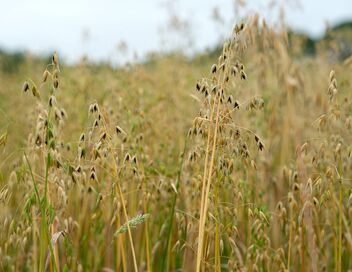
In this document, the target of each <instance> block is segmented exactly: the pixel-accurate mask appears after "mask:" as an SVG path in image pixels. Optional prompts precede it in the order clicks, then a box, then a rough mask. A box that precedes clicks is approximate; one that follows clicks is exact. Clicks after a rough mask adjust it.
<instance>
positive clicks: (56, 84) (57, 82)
mask: <svg viewBox="0 0 352 272" xmlns="http://www.w3.org/2000/svg"><path fill="white" fill-rule="evenodd" d="M53 86H54V88H55V89H57V88H58V87H59V80H58V79H57V78H55V79H54V82H53Z"/></svg>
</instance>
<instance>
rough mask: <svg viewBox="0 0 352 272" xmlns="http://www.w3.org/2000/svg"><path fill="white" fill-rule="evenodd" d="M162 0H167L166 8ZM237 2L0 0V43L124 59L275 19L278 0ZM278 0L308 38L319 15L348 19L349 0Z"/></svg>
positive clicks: (317, 29)
mask: <svg viewBox="0 0 352 272" xmlns="http://www.w3.org/2000/svg"><path fill="white" fill-rule="evenodd" d="M237 1H238V0H237ZM167 2H172V4H171V7H172V8H170V5H167V4H166V3H167ZM245 2H246V3H247V5H246V6H245V7H244V8H242V9H241V10H240V13H239V14H236V13H235V9H234V0H216V1H215V0H212V1H211V0H178V1H175V0H174V1H166V0H99V1H98V0H60V1H54V0H10V1H8V0H0V48H5V49H8V50H17V49H20V50H28V51H30V52H33V53H35V54H41V53H51V52H52V51H54V50H57V51H58V52H59V53H60V54H61V56H63V57H65V59H66V60H69V61H75V60H77V59H79V58H80V57H81V56H82V55H84V54H86V55H88V56H89V58H90V59H91V60H112V61H115V62H116V61H117V62H120V61H121V60H124V59H126V58H127V59H132V56H133V55H134V53H136V54H137V55H138V56H143V55H144V54H145V53H146V52H148V51H151V50H166V49H169V48H172V47H177V46H182V47H187V48H188V47H189V48H191V49H192V50H199V49H204V48H206V47H209V46H212V45H214V44H215V43H216V42H217V41H219V39H220V36H224V35H225V34H226V33H229V31H230V29H231V26H232V25H233V23H234V21H235V20H238V19H239V17H240V16H243V15H244V14H248V13H251V12H254V11H259V12H260V14H261V15H262V16H264V17H266V18H267V19H268V20H269V21H272V22H275V21H276V20H277V18H278V12H277V11H278V10H279V6H280V5H281V3H282V2H283V1H272V0H262V1H259V0H257V1H255V0H252V1H245ZM297 2H298V3H297ZM270 3H274V5H269V4H270ZM275 3H276V5H275ZM285 3H286V4H285V6H286V8H285V18H286V21H287V23H288V25H289V26H291V27H293V28H294V29H297V30H300V31H304V32H306V33H309V34H310V35H312V36H314V37H318V36H320V35H322V34H323V33H324V30H325V27H326V23H327V22H329V23H330V24H332V25H333V24H335V23H336V22H340V21H343V20H345V19H352V1H351V0H334V1H328V0H304V1H302V0H300V1H297V0H286V1H285ZM269 6H270V7H269ZM215 7H217V8H218V13H219V14H220V15H221V17H223V18H224V24H223V25H221V24H216V23H214V20H212V15H213V10H214V8H215ZM170 14H171V15H177V16H178V17H180V18H181V19H182V20H185V21H186V22H187V23H188V25H187V27H186V29H185V31H182V32H180V33H178V35H176V34H174V33H173V32H172V31H166V30H167V26H168V23H169V22H170ZM180 37H182V39H180ZM190 37H192V38H191V39H190ZM190 40H191V41H192V42H193V43H192V45H190V44H188V42H189V41H190ZM122 41H123V42H125V43H126V44H127V45H128V50H127V51H118V50H117V48H118V45H119V44H120V45H121V42H122ZM120 48H121V46H120Z"/></svg>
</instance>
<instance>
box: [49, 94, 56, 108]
mask: <svg viewBox="0 0 352 272" xmlns="http://www.w3.org/2000/svg"><path fill="white" fill-rule="evenodd" d="M55 105H56V97H55V96H53V95H52V96H50V98H49V106H50V107H52V106H55Z"/></svg>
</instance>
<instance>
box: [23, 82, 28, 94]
mask: <svg viewBox="0 0 352 272" xmlns="http://www.w3.org/2000/svg"><path fill="white" fill-rule="evenodd" d="M28 90H29V84H28V82H27V81H25V82H24V84H23V87H22V91H23V92H27V91H28Z"/></svg>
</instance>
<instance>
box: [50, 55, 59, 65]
mask: <svg viewBox="0 0 352 272" xmlns="http://www.w3.org/2000/svg"><path fill="white" fill-rule="evenodd" d="M52 63H53V65H54V66H55V67H58V66H59V57H58V55H57V53H56V52H55V53H54V54H53V57H52Z"/></svg>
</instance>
